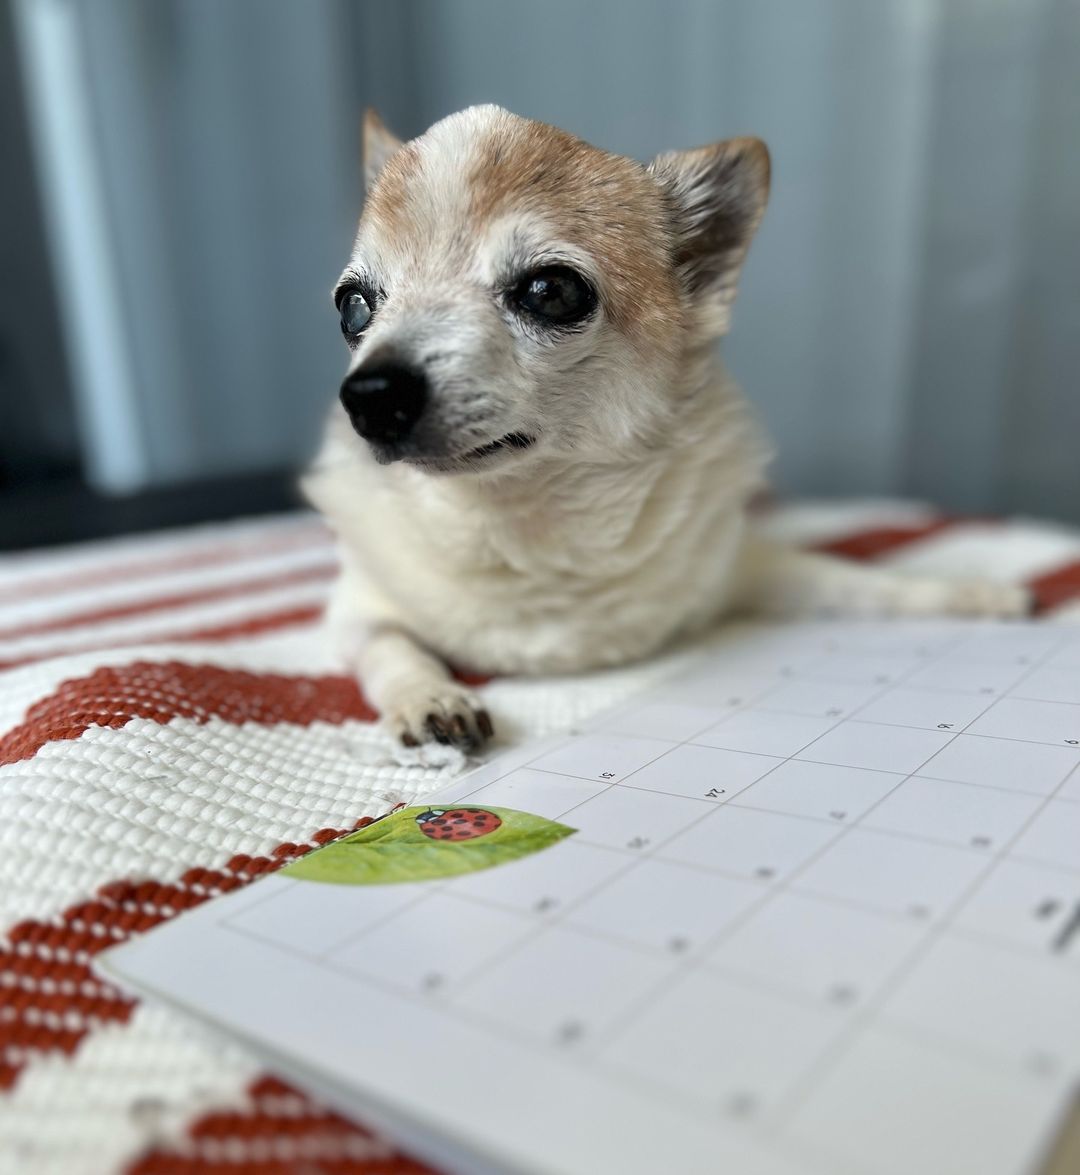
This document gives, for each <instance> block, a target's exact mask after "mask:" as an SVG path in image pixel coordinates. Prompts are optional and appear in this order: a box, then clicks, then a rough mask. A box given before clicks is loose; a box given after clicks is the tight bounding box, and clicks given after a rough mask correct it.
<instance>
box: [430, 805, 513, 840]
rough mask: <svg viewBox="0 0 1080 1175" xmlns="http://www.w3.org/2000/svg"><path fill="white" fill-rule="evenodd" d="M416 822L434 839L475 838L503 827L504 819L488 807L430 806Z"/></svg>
mask: <svg viewBox="0 0 1080 1175" xmlns="http://www.w3.org/2000/svg"><path fill="white" fill-rule="evenodd" d="M416 823H417V824H418V825H419V827H420V831H421V832H422V833H423V834H424V835H425V836H430V837H431V839H432V840H475V839H476V837H478V836H487V834H488V833H489V832H494V831H495V829H496V828H499V827H501V825H502V820H501V819H500V818H499V817H498V816H496V815H495V813H494V812H489V811H488V810H487V809H486V808H429V809H428V810H427V811H426V812H421V813H420V815H419V816H417V817H416Z"/></svg>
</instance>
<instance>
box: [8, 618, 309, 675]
mask: <svg viewBox="0 0 1080 1175" xmlns="http://www.w3.org/2000/svg"><path fill="white" fill-rule="evenodd" d="M322 611H323V606H322V605H321V604H301V605H298V606H296V607H293V608H283V609H281V610H280V611H278V612H267V613H265V614H264V615H262V616H249V617H247V618H246V619H244V620H228V621H225V622H223V623H221V624H211V625H207V626H206V627H204V628H193V629H186V630H181V631H179V632H165V633H149V634H143V635H142V636H136V637H125V638H123V639H119V640H118V639H115V638H114V639H112V640H107V641H100V640H98V641H90V642H87V643H85V644H81V645H68V646H66V647H65V648H61V649H52V650H50V651H49V652H47V653H33V654H29V655H27V656H25V657H13V658H11V659H10V660H7V661H0V670H3V669H17V668H19V667H20V666H22V665H36V664H37V663H38V662H39V661H48V660H50V659H51V658H53V657H70V656H74V655H75V654H76V653H92V652H94V651H95V650H97V649H122V648H126V647H127V646H129V645H146V644H171V643H176V642H183V641H227V640H232V639H233V638H234V637H243V636H258V635H259V634H260V633H264V632H274V631H276V630H278V629H283V628H294V627H296V626H298V625H302V624H312V623H314V622H315V621H316V620H318V619H319V617H320V616H321V615H322Z"/></svg>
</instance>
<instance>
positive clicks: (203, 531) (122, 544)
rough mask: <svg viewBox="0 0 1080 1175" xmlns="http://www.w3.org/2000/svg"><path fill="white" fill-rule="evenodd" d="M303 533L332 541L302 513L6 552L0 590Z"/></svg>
mask: <svg viewBox="0 0 1080 1175" xmlns="http://www.w3.org/2000/svg"><path fill="white" fill-rule="evenodd" d="M305 535H310V536H311V537H312V539H313V540H315V541H318V539H320V538H322V539H325V541H327V542H331V541H332V540H331V538H330V532H329V531H327V529H326V528H325V526H323V524H322V523H321V522H319V520H318V518H317V516H316V515H314V514H312V513H310V512H308V511H303V512H291V513H289V514H281V515H274V516H271V517H268V518H261V519H250V518H245V519H241V520H239V521H236V522H214V523H207V524H204V525H201V526H193V527H184V528H182V529H177V530H163V531H155V532H154V533H152V534H139V535H124V536H123V537H121V538H110V539H94V540H92V541H90V542H85V543H74V544H71V545H69V546H63V547H49V548H45V549H43V550H34V551H23V552H18V553H14V554H11V553H5V554H3V555H0V591H8V590H10V589H12V588H15V587H19V586H21V585H22V584H23V583H25V582H27V581H30V580H36V579H38V578H42V579H45V578H50V579H51V578H53V577H61V576H67V575H77V574H80V573H84V572H85V573H88V574H97V573H99V572H103V571H109V570H110V569H111V568H113V567H114V566H117V565H123V564H127V563H143V562H148V561H158V560H167V559H171V558H175V557H177V556H183V555H184V554H186V553H189V552H196V553H197V552H199V551H201V550H203V549H204V548H205V549H215V548H217V547H220V546H233V545H235V546H236V547H237V549H238V550H239V551H240V552H241V554H243V553H244V552H245V551H246V550H247V551H257V550H258V549H259V548H260V547H262V546H263V545H264V544H265V543H268V542H269V543H272V542H280V541H282V540H287V539H289V538H291V537H292V536H296V537H297V538H298V539H302V538H303V537H304V536H305Z"/></svg>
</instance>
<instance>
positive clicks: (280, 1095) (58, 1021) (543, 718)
mask: <svg viewBox="0 0 1080 1175" xmlns="http://www.w3.org/2000/svg"><path fill="white" fill-rule="evenodd" d="M762 525H763V527H764V528H765V529H767V530H769V531H771V532H773V533H774V534H775V535H777V536H780V537H784V538H786V539H789V540H791V541H794V542H798V543H802V544H804V545H807V546H815V547H818V548H821V549H825V550H831V551H833V552H835V553H837V554H840V555H845V556H848V557H852V558H859V559H873V560H878V561H880V562H882V563H889V564H894V565H896V566H897V567H903V568H906V569H909V570H911V571H914V572H920V573H940V574H947V575H971V574H981V575H986V576H990V577H993V578H997V579H1000V580H1002V581H1009V582H1024V583H1027V584H1029V585H1030V586H1031V588H1032V590H1033V592H1034V595H1035V598H1036V600H1037V605H1038V609H1039V611H1040V612H1041V613H1042V614H1043V615H1044V616H1045V617H1046V619H1047V620H1048V621H1050V622H1059V623H1066V622H1074V623H1075V622H1080V531H1077V530H1074V529H1068V528H1065V527H1060V526H1055V525H1051V524H1047V523H1038V522H1033V521H1028V520H1022V519H1016V520H1010V521H1001V522H991V521H970V520H968V521H964V520H956V519H947V518H944V517H941V516H940V515H938V514H937V513H936V512H935V511H933V510H932V509H930V508H928V507H926V506H922V505H918V504H913V503H904V502H864V503H845V504H840V505H837V504H815V503H801V504H795V505H791V506H786V507H782V508H775V509H773V510H771V511H770V512H769V513H768V514H767V515H766V516H765V517H764V518H763V520H762ZM334 572H335V556H334V549H333V544H332V542H331V539H330V537H329V535H328V534H327V532H326V531H325V530H324V529H323V527H322V525H321V524H320V523H319V522H318V521H317V519H315V518H314V517H313V516H311V515H308V514H295V515H289V516H286V517H280V518H274V519H270V520H259V521H249V522H239V523H232V524H229V525H218V526H212V527H201V528H197V529H192V530H187V531H181V532H170V533H163V534H159V535H153V536H149V537H140V538H136V539H124V540H121V541H110V542H104V543H96V544H92V545H87V546H80V547H73V548H69V549H66V550H60V551H53V552H47V553H30V554H25V555H17V556H14V557H10V558H8V559H6V560H4V561H2V562H0V1171H4V1172H20V1173H26V1175H37V1173H38V1172H54V1171H55V1172H62V1173H63V1175H80V1173H83V1172H86V1173H90V1175H98V1173H110V1175H111V1173H113V1172H131V1173H134V1172H138V1173H140V1175H181V1173H183V1175H213V1173H220V1175H224V1173H225V1172H229V1173H231V1175H241V1173H244V1175H285V1173H286V1172H300V1171H304V1172H335V1173H357V1175H388V1173H391V1172H396V1173H406V1172H409V1173H418V1172H421V1171H424V1170H427V1168H424V1167H423V1166H421V1164H419V1163H417V1162H415V1161H413V1160H411V1159H410V1158H409V1157H408V1156H406V1155H404V1154H402V1153H401V1152H400V1151H399V1150H397V1149H396V1148H395V1147H394V1146H393V1145H392V1144H391V1143H390V1142H388V1141H387V1140H385V1139H383V1138H381V1137H379V1136H378V1135H376V1134H375V1133H373V1132H371V1131H369V1130H367V1129H365V1128H364V1127H363V1125H362V1124H356V1123H349V1122H346V1121H344V1120H343V1119H341V1118H340V1117H337V1116H336V1115H334V1114H333V1113H330V1112H329V1111H327V1110H325V1109H323V1108H321V1107H320V1106H319V1105H317V1104H316V1103H314V1102H313V1101H311V1100H310V1099H309V1098H307V1097H306V1096H304V1095H303V1094H302V1093H300V1092H299V1091H297V1090H295V1089H293V1088H291V1087H289V1086H288V1085H286V1084H285V1083H284V1082H283V1081H281V1080H280V1079H278V1078H276V1077H273V1076H270V1075H268V1074H267V1073H265V1072H264V1071H263V1070H262V1069H261V1067H260V1066H259V1064H258V1062H257V1061H256V1060H255V1059H254V1058H253V1057H252V1056H251V1055H249V1054H248V1053H246V1052H245V1051H243V1050H242V1049H241V1048H239V1047H237V1046H235V1045H233V1044H231V1043H230V1042H228V1041H227V1040H225V1039H223V1038H221V1037H218V1036H215V1035H213V1034H211V1033H210V1032H209V1031H208V1030H205V1029H200V1028H199V1027H198V1026H196V1025H194V1024H192V1023H190V1022H189V1021H187V1020H185V1019H183V1018H181V1017H178V1016H176V1015H174V1014H173V1013H171V1012H168V1011H166V1010H163V1009H161V1008H157V1007H153V1006H148V1005H144V1004H140V1003H136V1002H134V1001H132V1000H130V999H127V998H125V997H124V996H123V995H122V994H121V993H119V992H118V991H116V990H114V989H112V988H110V987H109V986H108V985H106V984H104V983H102V982H101V981H99V980H98V979H97V978H96V977H95V976H94V974H93V972H92V971H91V969H90V962H91V960H92V958H93V956H94V955H95V954H96V953H97V952H99V951H101V950H103V949H104V948H105V947H107V946H110V945H112V944H113V943H116V942H119V941H122V940H124V939H126V938H127V937H129V936H131V935H134V934H138V933H141V932H142V931H144V930H146V929H148V928H150V927H152V926H154V925H156V924H157V923H159V922H161V921H163V920H164V919H167V918H170V917H173V916H174V915H175V914H177V913H179V912H180V911H182V910H185V909H188V908H190V907H192V906H194V905H196V904H197V903H199V902H202V901H205V900H206V899H207V898H208V897H212V896H213V895H215V894H218V893H222V892H225V891H228V890H231V889H234V888H236V887H237V886H241V885H244V884H246V883H248V882H249V881H250V880H252V879H253V878H256V877H258V876H260V875H261V874H265V873H267V872H269V871H271V870H273V869H276V868H277V867H278V866H280V865H281V864H283V863H284V862H286V861H289V860H291V859H293V858H294V857H296V856H297V855H298V854H300V853H302V852H304V851H306V850H307V849H308V848H309V847H310V846H312V845H315V844H318V843H321V842H324V841H326V840H328V839H330V838H332V837H334V836H336V835H338V834H339V833H341V832H343V831H346V830H348V829H351V828H355V827H357V826H358V825H360V824H363V823H364V822H366V821H367V820H370V819H371V818H373V817H374V816H376V815H379V814H381V813H383V812H385V811H386V810H387V809H388V808H390V807H391V806H392V805H394V804H396V803H399V802H405V803H413V802H417V800H418V799H419V798H420V797H421V796H422V795H423V794H424V793H425V792H427V791H430V790H432V789H433V788H435V787H437V786H442V785H443V784H444V783H445V782H446V781H447V779H449V778H450V777H451V776H452V774H453V773H454V772H457V771H460V770H461V769H462V767H463V766H464V765H465V764H464V762H463V760H462V758H461V756H460V755H459V754H458V753H457V752H455V751H453V750H452V749H449V748H445V747H434V748H419V749H417V750H414V751H407V750H405V749H403V748H400V747H397V746H396V745H395V744H394V743H393V742H392V741H391V740H390V739H389V738H388V737H387V736H386V735H385V734H384V733H383V732H382V731H381V729H380V728H379V726H378V725H377V723H376V722H375V715H374V713H373V712H372V710H371V708H370V707H369V706H368V704H367V703H366V702H365V700H364V698H363V696H362V694H361V692H360V690H359V689H358V687H357V685H356V683H355V682H354V681H353V680H351V679H350V678H349V677H348V676H346V675H343V673H342V671H341V668H340V666H339V665H338V664H337V663H336V661H335V658H334V651H333V649H332V648H330V647H328V646H327V644H326V643H325V641H324V638H323V636H322V632H321V629H320V626H319V616H320V611H321V607H322V604H323V600H324V597H325V594H326V591H327V587H328V584H329V582H330V580H331V578H332V577H333V575H334ZM684 655H685V654H678V653H675V654H670V655H668V657H666V658H660V659H658V660H655V661H653V662H651V663H649V664H646V665H639V666H634V667H632V668H628V669H624V670H619V671H611V672H605V673H601V674H594V675H589V676H585V677H578V678H572V679H571V678H567V679H561V680H543V681H531V682H529V681H494V682H490V683H488V684H486V685H484V686H482V687H481V688H482V690H483V692H484V694H485V697H486V700H487V703H488V705H489V708H490V710H491V711H492V713H493V714H494V715H495V717H496V721H497V723H498V725H499V728H500V731H501V733H502V737H503V738H504V739H517V738H523V737H527V736H532V735H540V734H545V733H551V732H554V731H555V730H558V729H560V728H564V727H566V726H569V725H572V724H573V723H574V722H576V721H581V720H582V719H584V718H586V717H587V716H588V715H590V714H592V713H594V712H595V711H597V710H598V709H600V708H602V707H605V706H609V705H612V704H614V703H616V702H618V701H620V700H621V699H623V698H625V697H627V696H629V695H630V694H631V693H633V692H634V691H636V690H639V689H641V688H643V687H644V686H646V685H648V684H650V683H652V682H653V681H655V680H657V679H658V678H659V677H660V676H661V675H663V674H665V673H667V672H669V671H670V669H671V668H672V659H673V658H677V657H679V656H684ZM207 965H208V966H212V965H213V961H212V960H209V961H208V964H207ZM265 982H266V983H273V982H274V977H273V975H272V974H268V975H267V976H266V977H265ZM357 1015H358V1016H362V1015H363V1008H358V1009H357Z"/></svg>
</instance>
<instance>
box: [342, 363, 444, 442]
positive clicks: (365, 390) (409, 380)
mask: <svg viewBox="0 0 1080 1175" xmlns="http://www.w3.org/2000/svg"><path fill="white" fill-rule="evenodd" d="M427 398H428V389H427V380H426V379H424V377H423V376H422V375H421V374H420V373H419V372H416V371H413V370H411V369H410V368H408V367H403V366H402V365H401V364H399V363H380V364H378V365H377V366H374V367H361V368H358V369H357V370H356V371H354V372H353V373H352V375H350V376H349V377H348V378H347V379H346V380H345V382H344V383H343V384H342V385H341V403H342V406H343V407H344V409H345V411H346V412H347V413H348V414H349V419H350V420H351V421H352V426H353V428H355V429H356V431H357V432H358V433H359V434H360V435H361V436H362V437H363V438H364V440H365V441H381V442H383V443H384V444H393V443H394V442H395V441H402V440H404V439H405V438H406V437H407V436H408V435H409V433H410V432H412V429H413V426H414V425H415V424H416V422H417V421H418V420H419V419H420V417H421V416H422V415H423V414H424V406H425V405H426V404H427Z"/></svg>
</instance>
